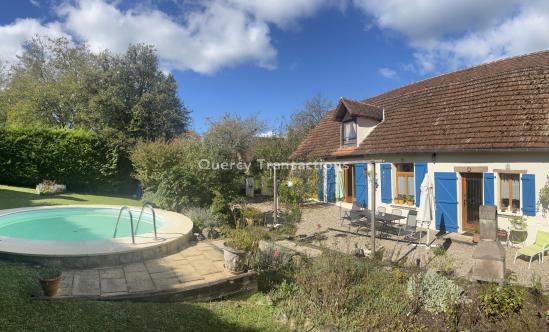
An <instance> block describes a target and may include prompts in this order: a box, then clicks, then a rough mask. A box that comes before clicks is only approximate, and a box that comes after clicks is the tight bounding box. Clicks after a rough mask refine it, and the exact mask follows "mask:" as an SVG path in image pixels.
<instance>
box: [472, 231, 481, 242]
mask: <svg viewBox="0 0 549 332" xmlns="http://www.w3.org/2000/svg"><path fill="white" fill-rule="evenodd" d="M479 242H480V233H475V234H473V243H479Z"/></svg>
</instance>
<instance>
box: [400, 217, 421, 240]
mask: <svg viewBox="0 0 549 332" xmlns="http://www.w3.org/2000/svg"><path fill="white" fill-rule="evenodd" d="M416 234H419V232H418V230H417V211H415V210H410V212H408V216H407V217H406V224H405V225H402V226H401V227H400V228H399V229H398V237H399V238H400V237H401V236H402V237H403V239H404V240H406V239H409V241H410V242H412V239H413V237H414V236H415V235H416Z"/></svg>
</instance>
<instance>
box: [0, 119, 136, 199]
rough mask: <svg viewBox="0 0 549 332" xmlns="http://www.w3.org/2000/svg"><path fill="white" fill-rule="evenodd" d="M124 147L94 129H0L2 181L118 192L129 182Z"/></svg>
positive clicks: (5, 182) (0, 171) (22, 184)
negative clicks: (51, 182)
mask: <svg viewBox="0 0 549 332" xmlns="http://www.w3.org/2000/svg"><path fill="white" fill-rule="evenodd" d="M124 150H125V147H124V146H121V145H120V143H118V142H115V141H114V140H111V139H110V138H109V137H106V136H101V135H98V134H96V133H93V132H91V131H86V130H81V129H62V128H4V129H1V130H0V183H4V184H11V185H20V186H32V187H34V186H36V185H37V184H38V183H40V182H42V181H43V180H51V181H55V182H57V183H62V184H64V185H66V186H67V188H68V189H69V190H75V189H86V190H90V189H92V190H96V189H108V190H111V191H115V190H117V189H118V187H119V186H120V185H122V183H123V182H126V183H127V182H129V180H130V178H129V169H126V168H125V167H124V166H127V165H125V164H127V162H126V161H125V160H126V157H125V155H124Z"/></svg>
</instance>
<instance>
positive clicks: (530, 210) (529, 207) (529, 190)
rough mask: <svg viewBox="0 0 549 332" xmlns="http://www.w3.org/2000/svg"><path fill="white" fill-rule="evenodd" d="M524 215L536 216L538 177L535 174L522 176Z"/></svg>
mask: <svg viewBox="0 0 549 332" xmlns="http://www.w3.org/2000/svg"><path fill="white" fill-rule="evenodd" d="M522 213H524V215H526V216H535V215H536V177H535V175H534V174H522Z"/></svg>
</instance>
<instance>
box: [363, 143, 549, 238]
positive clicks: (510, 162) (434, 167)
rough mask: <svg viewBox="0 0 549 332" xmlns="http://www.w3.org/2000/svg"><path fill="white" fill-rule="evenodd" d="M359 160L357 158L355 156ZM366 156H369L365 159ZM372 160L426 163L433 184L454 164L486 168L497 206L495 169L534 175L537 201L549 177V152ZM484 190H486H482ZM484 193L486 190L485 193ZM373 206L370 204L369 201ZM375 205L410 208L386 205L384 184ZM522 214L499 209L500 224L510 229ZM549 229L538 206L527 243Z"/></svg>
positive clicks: (459, 213)
mask: <svg viewBox="0 0 549 332" xmlns="http://www.w3.org/2000/svg"><path fill="white" fill-rule="evenodd" d="M353 159H354V160H356V159H357V158H356V157H355V158H353ZM365 159H366V158H365ZM367 159H370V160H383V161H384V162H385V163H391V164H394V163H416V162H418V163H419V162H421V163H427V175H426V176H429V177H430V179H431V183H433V185H434V183H435V175H434V174H435V172H455V170H454V167H475V166H480V167H487V168H488V169H487V172H493V173H494V175H495V179H494V201H495V203H496V205H498V202H499V200H500V197H499V180H500V177H499V174H498V173H497V172H494V170H495V169H510V170H526V171H527V173H528V174H535V193H536V202H537V201H538V193H539V190H540V189H541V188H542V187H543V186H545V184H546V183H547V181H548V179H549V153H538V152H490V153H485V152H484V153H480V152H479V153H437V154H431V153H424V154H394V155H372V156H368V158H367ZM380 174H381V172H380V164H377V165H376V175H377V181H378V184H380ZM456 175H457V177H458V180H457V181H458V183H457V199H458V207H457V223H458V227H459V230H458V231H459V232H461V231H462V211H461V197H462V193H461V185H460V184H461V174H460V173H459V172H456ZM395 182H396V179H395V169H394V166H393V170H392V180H391V185H392V195H393V197H394V196H395V190H396V188H395ZM368 190H369V193H368V195H369V198H371V197H372V196H371V195H372V186H371V185H369V186H368ZM483 191H484V190H483ZM483 194H484V193H483ZM522 203H523V202H522V181H521V208H522ZM369 205H370V204H369ZM376 206H384V207H385V208H386V209H387V212H390V211H391V210H392V209H395V208H398V209H401V210H403V212H404V213H405V214H407V211H409V210H410V209H411V208H413V209H415V206H414V207H409V206H399V205H396V204H385V203H382V202H381V187H380V186H378V188H377V191H376ZM516 215H522V209H520V210H519V211H518V212H517V213H512V212H509V211H507V212H502V211H498V216H499V218H498V227H499V228H501V229H507V228H508V226H509V221H510V219H511V218H512V217H513V216H516ZM435 224H436V223H435V222H434V221H433V223H432V224H431V229H435ZM539 229H541V230H547V231H549V215H548V216H547V217H543V216H542V213H541V211H540V210H539V208H538V211H537V212H536V216H534V217H528V240H527V243H532V242H534V240H535V235H536V231H537V230H539Z"/></svg>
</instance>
